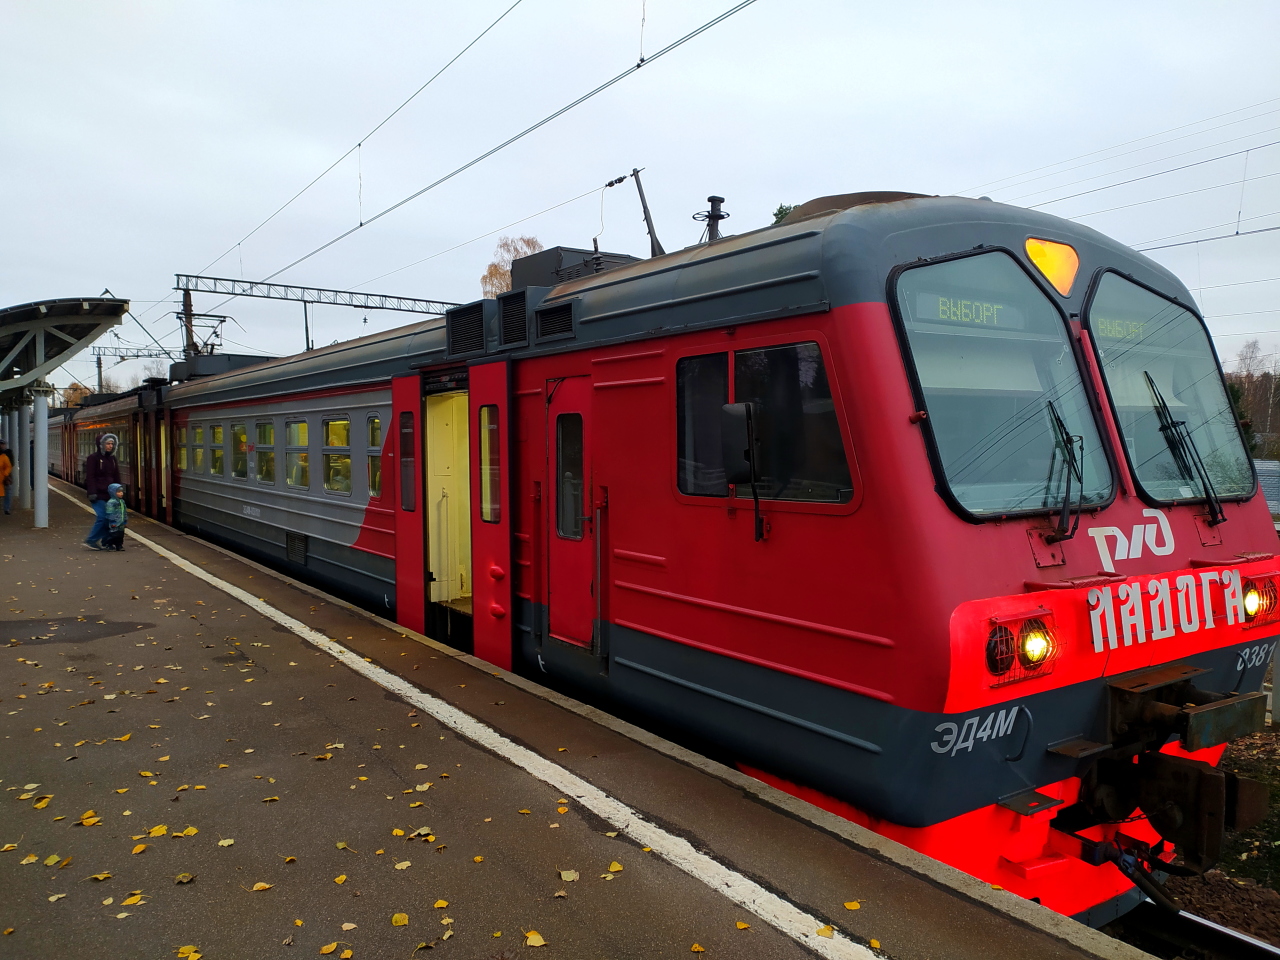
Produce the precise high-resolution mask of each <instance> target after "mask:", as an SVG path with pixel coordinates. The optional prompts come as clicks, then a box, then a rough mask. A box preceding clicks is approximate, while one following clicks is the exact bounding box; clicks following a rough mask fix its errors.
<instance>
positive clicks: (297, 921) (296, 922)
mask: <svg viewBox="0 0 1280 960" xmlns="http://www.w3.org/2000/svg"><path fill="white" fill-rule="evenodd" d="M293 925H294V926H295V927H300V926H302V921H301V920H295V921H293Z"/></svg>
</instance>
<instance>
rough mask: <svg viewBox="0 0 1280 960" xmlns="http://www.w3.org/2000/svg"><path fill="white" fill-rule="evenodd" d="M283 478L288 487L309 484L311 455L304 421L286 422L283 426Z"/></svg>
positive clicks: (300, 486)
mask: <svg viewBox="0 0 1280 960" xmlns="http://www.w3.org/2000/svg"><path fill="white" fill-rule="evenodd" d="M284 434H285V452H284V480H285V483H286V484H287V485H288V486H290V487H299V488H303V489H307V488H310V486H311V455H310V452H309V450H308V447H307V424H306V422H305V421H298V422H294V423H286V424H285V427H284Z"/></svg>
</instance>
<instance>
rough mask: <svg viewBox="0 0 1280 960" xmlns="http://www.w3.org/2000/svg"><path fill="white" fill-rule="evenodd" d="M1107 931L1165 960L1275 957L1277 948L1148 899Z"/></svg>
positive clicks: (1260, 959) (1279, 949) (1264, 959)
mask: <svg viewBox="0 0 1280 960" xmlns="http://www.w3.org/2000/svg"><path fill="white" fill-rule="evenodd" d="M1110 932H1111V933H1112V934H1113V935H1116V936H1118V938H1119V939H1121V940H1124V941H1125V942H1127V943H1131V944H1133V945H1134V946H1136V947H1140V948H1141V949H1143V950H1146V951H1147V952H1148V953H1151V954H1153V955H1154V956H1157V957H1162V958H1166V960H1268V958H1270V960H1274V958H1277V957H1280V947H1275V946H1272V945H1271V944H1269V943H1265V942H1263V941H1262V940H1258V939H1257V938H1255V937H1251V936H1249V935H1248V934H1244V933H1241V932H1240V931H1238V930H1232V929H1231V928H1230V927H1224V926H1222V925H1221V924H1217V923H1214V922H1213V921H1212V920H1206V919H1205V918H1204V917H1198V916H1196V915H1195V914H1193V913H1187V912H1186V911H1185V910H1183V911H1181V912H1179V913H1177V914H1171V913H1169V912H1168V911H1165V910H1162V909H1160V908H1159V907H1157V906H1156V905H1155V904H1153V903H1151V902H1150V901H1147V902H1145V903H1143V904H1141V905H1139V906H1138V907H1137V908H1135V909H1134V910H1132V911H1130V912H1129V913H1127V914H1125V915H1124V916H1123V917H1121V918H1120V919H1119V920H1117V921H1116V922H1115V923H1114V924H1112V925H1111V929H1110Z"/></svg>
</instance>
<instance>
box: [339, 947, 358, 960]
mask: <svg viewBox="0 0 1280 960" xmlns="http://www.w3.org/2000/svg"><path fill="white" fill-rule="evenodd" d="M353 956H355V953H354V951H352V949H351V948H350V947H348V948H347V949H346V950H343V951H342V952H341V953H340V954H338V960H351V958H352V957H353Z"/></svg>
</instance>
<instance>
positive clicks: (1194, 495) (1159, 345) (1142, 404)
mask: <svg viewBox="0 0 1280 960" xmlns="http://www.w3.org/2000/svg"><path fill="white" fill-rule="evenodd" d="M1088 324H1089V331H1090V333H1091V334H1092V335H1093V343H1094V347H1095V348H1096V349H1097V352H1098V356H1099V358H1100V360H1101V364H1102V375H1103V377H1105V378H1106V381H1107V386H1108V387H1109V388H1110V391H1111V400H1112V403H1114V404H1115V410H1116V419H1117V420H1118V421H1119V423H1120V432H1121V435H1122V436H1123V437H1124V446H1125V449H1126V452H1127V453H1128V455H1129V462H1130V463H1131V464H1132V465H1133V472H1134V473H1135V474H1136V475H1137V479H1138V482H1139V483H1140V484H1141V485H1142V488H1143V489H1144V490H1145V491H1146V492H1147V493H1148V494H1149V495H1150V496H1152V497H1153V498H1155V499H1157V500H1165V501H1174V500H1201V499H1203V498H1204V497H1205V495H1206V491H1205V488H1204V480H1203V479H1202V478H1201V475H1200V472H1199V471H1200V469H1201V468H1203V470H1204V471H1205V474H1206V475H1207V478H1208V480H1209V486H1210V488H1211V490H1210V491H1208V492H1211V493H1213V494H1215V495H1216V496H1219V497H1245V496H1249V495H1250V494H1252V493H1253V490H1254V477H1253V470H1252V468H1251V466H1250V462H1249V455H1248V453H1246V452H1245V448H1244V444H1243V443H1242V442H1241V439H1240V431H1239V428H1238V427H1237V426H1236V418H1235V414H1234V413H1233V412H1232V409H1231V401H1230V400H1229V399H1228V398H1227V391H1226V387H1225V385H1224V384H1223V381H1222V374H1221V372H1220V369H1219V367H1218V362H1217V358H1216V357H1214V354H1213V347H1212V345H1211V343H1210V340H1209V335H1208V333H1207V332H1206V331H1205V328H1204V324H1203V323H1202V322H1201V321H1200V320H1199V319H1198V318H1197V317H1196V316H1195V314H1193V313H1192V312H1191V311H1189V310H1187V309H1186V308H1184V307H1181V306H1179V305H1178V304H1176V303H1173V302H1172V301H1170V300H1166V299H1165V298H1164V297H1162V296H1158V295H1157V294H1155V293H1152V292H1151V291H1149V290H1147V289H1145V288H1143V287H1140V286H1138V285H1137V284H1136V283H1132V282H1130V281H1129V280H1126V279H1124V278H1123V277H1119V276H1117V275H1115V274H1114V273H1108V274H1104V275H1103V277H1102V279H1101V280H1100V281H1099V283H1098V289H1097V292H1096V293H1095V294H1094V296H1093V300H1092V302H1091V303H1090V304H1089V311H1088ZM1153 384H1154V387H1153ZM1161 400H1163V401H1164V402H1163V404H1162V403H1161V402H1160V401H1161ZM1171 421H1172V422H1177V421H1181V422H1182V423H1183V424H1185V426H1183V427H1180V428H1178V431H1179V434H1180V437H1179V436H1172V437H1171V436H1170V431H1169V430H1168V429H1167V427H1168V424H1169V422H1171ZM1186 438H1189V440H1190V442H1189V443H1184V442H1183V439H1186Z"/></svg>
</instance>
